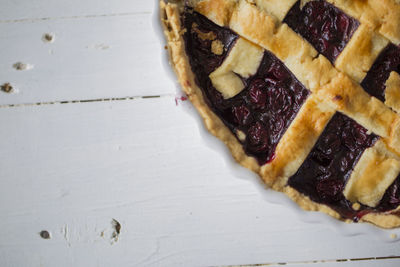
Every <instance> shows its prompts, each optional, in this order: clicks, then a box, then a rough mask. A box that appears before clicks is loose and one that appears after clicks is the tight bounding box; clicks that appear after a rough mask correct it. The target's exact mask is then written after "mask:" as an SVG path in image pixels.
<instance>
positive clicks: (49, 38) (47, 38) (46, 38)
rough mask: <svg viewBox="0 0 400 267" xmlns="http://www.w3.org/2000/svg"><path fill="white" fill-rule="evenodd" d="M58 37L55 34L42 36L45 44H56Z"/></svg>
mask: <svg viewBox="0 0 400 267" xmlns="http://www.w3.org/2000/svg"><path fill="white" fill-rule="evenodd" d="M55 38H56V36H55V34H54V33H45V34H43V36H42V41H43V42H45V43H54V40H55Z"/></svg>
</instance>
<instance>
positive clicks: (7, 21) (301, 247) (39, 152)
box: [0, 0, 400, 267]
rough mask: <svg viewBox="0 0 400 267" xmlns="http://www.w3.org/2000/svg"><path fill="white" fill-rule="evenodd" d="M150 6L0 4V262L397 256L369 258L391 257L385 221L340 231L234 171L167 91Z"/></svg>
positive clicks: (301, 262) (296, 262)
mask: <svg viewBox="0 0 400 267" xmlns="http://www.w3.org/2000/svg"><path fill="white" fill-rule="evenodd" d="M153 5H154V2H152V1H140V0H116V1H99V0H96V1H95V0H87V1H77V0H69V1H65V0H57V1H50V0H31V1H24V0H4V1H3V2H2V9H0V15H1V19H0V41H1V42H2V47H5V48H6V49H2V50H0V58H1V59H2V60H0V73H1V76H0V84H3V83H5V82H10V83H11V84H12V86H16V87H18V88H20V93H19V94H6V93H3V92H0V124H1V125H2V127H1V129H2V130H1V131H0V146H1V150H0V188H1V190H2V191H1V194H0V225H1V228H0V229H1V238H0V266H5V267H8V266H11V267H12V266H28V267H30V266H35V267H36V266H45V267H47V266H60V267H63V266H85V267H86V266H210V265H238V264H256V263H260V264H268V263H271V264H272V265H273V266H277V265H278V263H282V262H286V263H288V264H289V266H290V265H291V264H292V265H293V266H308V265H309V264H311V262H313V261H317V263H316V264H315V265H316V266H317V265H318V266H323V267H330V266H334V267H336V266H341V267H343V266H351V267H353V266H376V265H379V266H398V265H399V264H400V261H399V259H377V260H375V259H372V258H375V257H387V256H396V255H399V252H398V247H399V243H398V242H395V241H396V240H397V239H398V238H397V236H395V235H396V234H395V232H393V231H382V232H380V233H381V234H382V235H385V236H387V239H388V240H385V239H382V238H378V237H377V235H375V234H373V233H372V232H373V231H371V233H370V234H361V235H355V236H348V235H346V234H344V233H345V232H341V231H340V230H338V229H337V227H334V226H333V223H332V224H326V225H321V224H319V223H313V221H315V218H317V217H318V216H317V215H315V216H314V215H312V216H309V217H308V219H307V221H305V220H304V218H302V217H299V216H298V215H297V213H296V212H294V211H293V209H292V207H290V205H287V203H286V202H284V201H282V203H284V204H285V205H279V204H273V203H270V202H268V201H265V199H264V198H263V197H262V195H265V194H272V192H269V191H266V190H262V189H261V185H260V186H255V185H254V184H253V183H249V182H248V181H247V179H249V178H250V177H249V176H250V175H249V174H248V173H247V172H245V174H243V176H244V179H237V178H236V177H234V175H233V174H232V171H231V169H232V168H231V166H230V165H227V164H226V162H225V161H224V160H223V157H222V156H221V153H222V152H221V151H218V152H216V151H214V150H213V149H211V148H209V147H208V146H206V145H205V142H204V140H203V139H202V137H201V134H200V132H199V131H198V125H197V123H196V121H195V119H193V117H192V116H191V115H189V114H187V113H186V112H183V111H182V109H181V107H182V105H187V101H183V100H184V98H182V96H181V95H179V96H177V97H175V85H174V83H173V82H172V81H171V80H170V79H169V78H168V77H167V75H166V74H165V72H164V70H163V69H162V67H161V63H160V62H161V59H160V55H161V53H160V51H159V49H161V46H160V45H159V43H158V40H157V37H156V36H154V34H153V31H152V26H151V14H150V12H151V10H152V8H153ZM78 6H79V8H77V7H78ZM118 14H119V15H118ZM45 33H52V34H54V35H55V36H56V39H55V40H56V41H55V42H54V43H45V42H43V41H42V36H43V34H45ZM103 45H105V46H108V49H101V47H102V46H103ZM91 46H93V47H91ZM95 46H99V47H100V49H98V48H95ZM88 47H90V48H88ZM50 51H52V53H50ZM164 53H165V52H164ZM18 61H21V62H29V63H30V64H34V65H35V68H34V69H31V70H30V71H15V70H14V69H13V68H12V64H14V63H15V62H18ZM3 79H4V80H3ZM154 94H157V95H159V94H163V95H164V96H163V97H160V98H146V99H143V98H142V97H141V96H146V95H154ZM126 97H128V98H126ZM91 99H102V101H100V100H99V101H96V102H90V101H86V100H91ZM176 102H177V103H178V104H179V105H178V106H177V105H176ZM36 103H40V105H37V104H36ZM15 104H18V105H15ZM11 105H13V106H11ZM279 203H281V202H279ZM301 214H303V213H301ZM319 216H321V215H319ZM114 220H115V221H118V222H119V224H120V229H119V230H117V228H118V227H116V225H117V224H116V223H115V221H114ZM332 222H333V221H332ZM42 230H46V231H48V232H49V233H50V234H51V238H50V239H43V238H41V237H40V235H39V234H38V233H40V231H42ZM118 232H119V233H118ZM391 235H393V236H392V237H394V238H393V239H392V238H390V236H391ZM360 258H370V259H368V260H363V261H345V262H336V260H337V259H360Z"/></svg>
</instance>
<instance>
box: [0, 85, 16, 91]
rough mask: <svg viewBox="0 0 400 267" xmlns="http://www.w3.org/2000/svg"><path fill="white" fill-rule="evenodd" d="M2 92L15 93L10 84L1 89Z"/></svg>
mask: <svg viewBox="0 0 400 267" xmlns="http://www.w3.org/2000/svg"><path fill="white" fill-rule="evenodd" d="M0 89H1V91H3V92H4V93H11V92H12V91H13V87H12V86H11V84H9V83H5V84H3V85H2V86H1V87H0Z"/></svg>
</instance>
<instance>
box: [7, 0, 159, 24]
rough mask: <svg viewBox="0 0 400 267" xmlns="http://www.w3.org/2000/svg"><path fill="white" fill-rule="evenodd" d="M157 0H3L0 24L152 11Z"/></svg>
mask: <svg viewBox="0 0 400 267" xmlns="http://www.w3.org/2000/svg"><path fill="white" fill-rule="evenodd" d="M154 5H155V1H152V0H148V1H142V0H114V1H98V0H85V1H80V0H69V1H65V0H30V1H25V0H2V1H1V6H2V8H1V9H0V23H1V22H10V21H11V22H13V21H18V20H21V19H31V20H32V19H33V20H37V19H42V18H49V19H54V18H60V17H78V16H81V17H86V16H93V15H105V14H125V13H151V12H153V10H154Z"/></svg>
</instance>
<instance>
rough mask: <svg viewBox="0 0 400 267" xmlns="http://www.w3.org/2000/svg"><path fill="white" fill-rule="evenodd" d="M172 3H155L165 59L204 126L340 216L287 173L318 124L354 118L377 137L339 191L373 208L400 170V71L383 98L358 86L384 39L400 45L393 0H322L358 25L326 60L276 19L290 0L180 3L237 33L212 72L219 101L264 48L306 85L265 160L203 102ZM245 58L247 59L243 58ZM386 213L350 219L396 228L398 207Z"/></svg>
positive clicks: (272, 178)
mask: <svg viewBox="0 0 400 267" xmlns="http://www.w3.org/2000/svg"><path fill="white" fill-rule="evenodd" d="M174 2H175V3H168V4H166V3H165V2H164V1H161V9H162V10H163V11H164V13H163V18H162V20H163V23H164V25H165V29H166V30H165V34H166V36H167V39H168V46H169V51H170V54H171V63H172V65H173V67H174V68H175V71H176V73H177V75H178V78H179V81H180V83H181V85H182V87H183V89H184V90H185V92H186V93H187V94H188V96H189V98H190V100H191V101H192V102H193V104H194V105H195V106H196V108H197V109H198V110H199V112H200V114H201V115H202V117H203V119H204V121H205V124H206V127H207V128H208V129H209V130H210V132H211V133H213V134H214V135H216V136H217V137H218V138H220V139H221V140H222V141H224V142H225V143H226V144H227V146H228V147H229V148H230V150H231V152H232V154H233V156H234V158H235V159H236V160H237V161H238V162H239V163H241V164H242V165H244V166H245V167H247V168H250V169H252V170H253V171H255V172H257V173H258V174H259V175H260V176H261V177H262V178H263V180H264V181H265V182H266V183H267V184H268V185H269V186H271V187H272V188H274V189H275V190H278V191H283V192H285V193H286V194H287V195H288V196H289V197H291V198H292V199H293V200H295V201H296V202H297V203H298V204H299V205H300V206H301V207H303V208H304V209H307V210H320V211H323V212H325V213H328V214H330V215H331V216H333V217H336V218H339V219H346V218H344V217H343V216H342V215H343V213H341V210H340V209H337V208H335V207H332V206H329V205H324V204H320V203H317V202H315V201H314V199H313V196H312V195H310V196H305V195H304V194H302V193H301V189H298V190H295V189H294V188H293V186H292V184H290V186H287V185H288V180H289V177H292V176H293V177H294V176H296V175H299V172H300V173H301V171H302V169H304V168H305V167H304V166H305V165H304V164H308V162H309V160H310V157H311V158H312V157H313V155H314V154H315V153H316V152H315V149H316V148H317V147H318V146H320V145H321V144H322V143H323V141H324V138H325V139H326V138H328V137H327V133H325V129H326V127H328V128H329V127H332V126H328V124H329V123H330V121H331V119H332V122H331V124H332V123H336V121H337V120H339V121H341V120H343V119H342V117H343V116H342V115H335V114H338V113H337V112H340V113H342V114H345V115H347V116H348V117H349V118H351V119H344V121H343V122H340V123H342V125H361V126H357V127H361V128H362V127H365V128H366V129H367V130H368V134H369V133H374V134H375V135H369V137H365V138H369V139H368V140H370V145H368V146H365V147H364V148H363V149H361V150H360V152H359V156H357V157H358V158H357V159H356V160H354V166H353V168H352V169H353V171H351V172H349V174H348V175H349V177H348V181H347V183H346V184H345V186H344V188H343V195H344V196H345V197H346V199H347V200H348V201H350V202H351V203H354V204H353V209H354V210H358V209H359V208H360V207H361V206H362V207H364V208H365V207H369V208H374V207H376V206H377V205H378V203H379V202H380V201H381V200H382V199H384V198H387V193H386V191H387V190H388V188H392V187H393V186H392V187H390V186H391V185H392V184H393V182H394V181H395V180H396V178H397V177H398V176H399V173H400V157H399V155H400V117H399V115H398V114H397V113H396V112H399V111H400V93H399V92H400V75H399V74H398V73H397V72H395V71H392V72H391V73H390V76H389V78H388V80H387V81H386V83H385V86H386V90H385V101H384V102H383V101H380V100H378V99H377V98H375V97H371V96H370V95H369V94H368V93H367V92H366V91H365V90H364V89H363V87H361V85H360V83H361V82H362V81H363V79H364V78H365V77H366V75H367V73H368V71H369V70H370V69H371V66H372V65H373V64H374V62H375V61H376V60H377V58H378V56H379V55H380V53H381V52H382V51H383V50H384V49H385V47H387V45H388V44H389V43H394V44H400V23H399V21H400V4H398V3H396V1H395V0H369V1H365V0H355V1H346V0H339V1H335V0H328V1H327V2H329V3H331V4H333V5H334V6H335V7H337V8H339V9H341V10H343V11H344V12H345V13H346V14H347V15H349V16H352V17H353V18H355V19H357V20H358V21H359V22H360V25H359V26H358V28H357V29H356V31H355V32H354V34H353V35H352V36H351V38H350V40H349V41H348V43H347V44H346V46H345V47H344V49H343V51H341V52H340V54H339V55H338V57H337V58H336V60H334V62H333V61H332V60H329V59H327V58H326V57H325V56H323V55H322V54H319V53H318V52H317V50H316V49H315V48H314V47H313V45H312V44H311V43H309V42H308V41H306V40H305V39H304V38H303V37H302V36H300V35H299V34H297V33H296V32H295V31H294V30H292V29H291V28H290V27H289V26H288V25H287V24H285V23H283V22H282V21H283V20H284V19H285V17H286V15H287V14H288V12H289V10H290V9H291V8H292V7H293V6H294V5H295V4H296V2H297V1H296V0H287V1H281V0H279V1H278V0H190V1H186V5H189V6H191V7H192V8H193V9H194V10H195V11H196V12H198V13H199V14H202V15H203V16H205V17H206V18H208V19H209V20H210V21H212V22H214V23H215V24H216V25H219V26H221V27H224V28H229V29H231V30H232V31H233V32H235V33H236V34H238V36H239V38H238V40H237V41H236V43H235V44H234V45H232V47H231V48H230V52H228V53H227V55H226V57H225V59H224V61H223V63H222V64H221V65H220V66H219V67H218V68H217V69H216V70H214V72H212V73H211V74H210V76H209V77H210V81H211V83H212V85H213V86H214V87H215V88H216V89H217V91H219V92H220V93H221V95H222V96H223V97H224V98H225V99H230V98H234V97H236V96H237V95H239V94H241V92H242V90H244V87H245V86H244V84H246V82H244V84H242V81H241V80H240V79H239V78H238V77H241V79H245V78H246V77H250V76H251V75H255V72H256V70H257V68H258V67H259V66H260V64H261V63H260V62H261V59H262V54H263V53H269V52H270V53H272V54H273V55H274V56H275V57H277V58H278V59H279V60H280V61H281V62H282V63H283V64H284V65H285V66H286V68H287V69H288V70H289V71H290V72H291V73H292V74H293V75H294V76H295V77H296V78H297V79H298V80H299V81H300V82H301V83H302V84H303V85H304V86H305V88H307V89H308V90H309V91H310V92H311V94H310V95H309V96H308V98H307V100H306V101H305V102H304V103H303V104H302V106H301V108H300V109H299V110H298V111H296V116H295V118H294V119H293V121H291V123H290V125H289V126H288V127H287V129H286V131H285V132H284V134H283V135H282V136H281V138H280V140H279V142H278V144H277V146H276V148H275V154H274V156H273V157H271V160H269V162H268V163H267V164H263V163H260V162H257V161H256V160H255V159H254V158H253V157H251V156H248V155H247V154H246V152H245V150H244V148H243V145H242V143H243V141H244V140H245V139H246V135H245V134H244V133H243V132H241V131H239V130H237V131H236V132H235V133H233V132H232V131H231V130H230V129H229V128H228V127H227V126H226V122H224V121H222V120H221V119H220V118H219V117H218V116H217V115H216V114H215V111H213V110H212V109H211V108H210V107H209V106H208V105H207V104H206V103H207V100H205V99H204V96H203V92H202V89H200V88H199V87H198V85H197V84H196V78H195V75H194V74H193V72H192V69H191V66H190V63H189V59H188V57H187V54H186V51H185V41H184V38H183V35H184V34H185V32H186V31H187V29H185V28H184V27H183V26H182V25H181V22H182V17H181V15H182V14H183V12H184V3H183V2H184V1H174ZM307 2H310V1H301V3H300V7H303V6H305V5H306V4H307ZM192 30H193V29H192ZM214 39H215V38H214ZM214 39H213V44H212V47H213V48H212V49H213V53H215V54H217V55H218V54H219V55H222V54H223V53H225V52H226V51H224V49H226V48H224V47H223V46H221V45H220V44H219V43H218V40H216V41H215V40H214ZM264 49H265V50H264ZM241 51H247V52H241ZM265 51H266V52H265ZM246 53H247V54H246ZM245 58H246V59H247V61H246V63H243V61H245V60H244V59H245ZM331 62H333V64H334V65H333V64H332V63H331ZM236 75H239V76H236ZM227 85H229V86H227ZM333 118H334V119H333ZM341 127H342V126H341ZM343 127H345V126H343ZM346 127H347V126H346ZM361 128H360V129H361ZM357 129H358V128H357ZM363 129H364V128H363ZM362 131H363V130H361V132H362ZM363 134H365V133H363ZM321 142H322V143H321ZM346 156H348V155H346ZM346 175H347V174H346ZM293 184H294V182H293ZM387 210H389V211H390V209H389V208H386V209H385V210H382V212H379V211H380V210H377V211H376V212H373V213H368V214H366V215H365V214H363V215H362V216H361V215H360V216H359V217H357V219H360V220H361V221H368V222H372V223H374V224H376V225H378V226H381V227H386V228H389V227H397V226H400V217H399V216H397V215H396V214H397V213H396V212H398V210H400V209H399V208H395V209H391V211H390V212H388V211H387ZM383 211H385V212H383ZM357 216H358V215H357ZM353 219H354V218H353Z"/></svg>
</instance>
